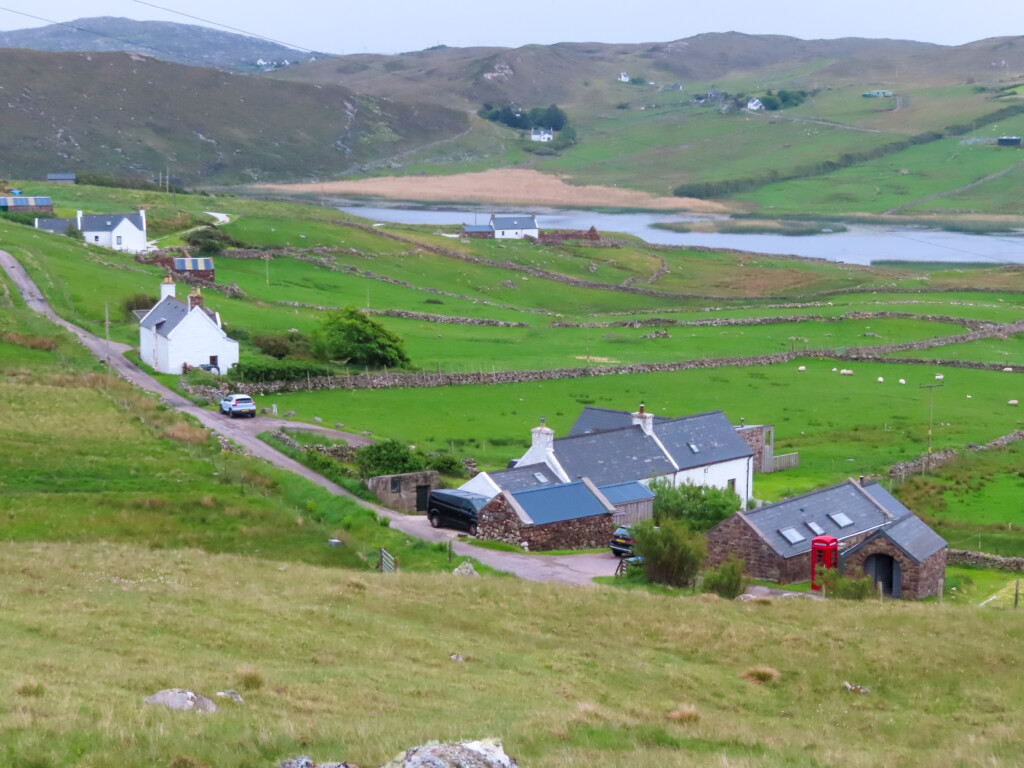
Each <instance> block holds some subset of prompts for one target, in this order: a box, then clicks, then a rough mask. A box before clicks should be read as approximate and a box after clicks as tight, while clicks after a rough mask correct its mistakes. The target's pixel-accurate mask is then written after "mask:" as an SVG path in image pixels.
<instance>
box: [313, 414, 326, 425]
mask: <svg viewBox="0 0 1024 768" xmlns="http://www.w3.org/2000/svg"><path fill="white" fill-rule="evenodd" d="M313 423H314V424H323V423H324V420H323V419H321V418H320V417H319V416H314V417H313Z"/></svg>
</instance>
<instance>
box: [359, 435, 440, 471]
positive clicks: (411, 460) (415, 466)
mask: <svg viewBox="0 0 1024 768" xmlns="http://www.w3.org/2000/svg"><path fill="white" fill-rule="evenodd" d="M356 467H357V468H358V469H359V476H360V477H376V476H377V475H400V474H402V473H403V472H421V471H422V470H423V469H424V468H425V467H426V461H425V460H424V458H423V456H421V455H420V454H418V453H413V451H412V449H411V448H409V446H407V445H406V444H405V443H399V442H398V441H396V440H385V441H384V442H381V443H375V444H374V445H367V446H365V447H363V448H360V449H359V450H358V451H356Z"/></svg>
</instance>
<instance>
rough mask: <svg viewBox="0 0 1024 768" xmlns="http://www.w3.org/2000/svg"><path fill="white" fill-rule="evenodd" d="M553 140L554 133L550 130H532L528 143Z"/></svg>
mask: <svg viewBox="0 0 1024 768" xmlns="http://www.w3.org/2000/svg"><path fill="white" fill-rule="evenodd" d="M554 138H555V131H554V129H552V128H533V129H532V130H531V131H530V141H545V142H546V141H551V140H552V139H554Z"/></svg>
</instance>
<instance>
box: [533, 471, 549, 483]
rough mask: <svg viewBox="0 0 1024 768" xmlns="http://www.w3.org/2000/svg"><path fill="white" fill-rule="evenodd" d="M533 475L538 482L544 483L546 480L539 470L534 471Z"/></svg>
mask: <svg viewBox="0 0 1024 768" xmlns="http://www.w3.org/2000/svg"><path fill="white" fill-rule="evenodd" d="M533 476H534V477H535V478H537V482H538V483H546V482H547V481H548V479H547V478H546V477H544V475H543V474H542V473H540V472H534V473H533Z"/></svg>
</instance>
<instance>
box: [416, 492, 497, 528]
mask: <svg viewBox="0 0 1024 768" xmlns="http://www.w3.org/2000/svg"><path fill="white" fill-rule="evenodd" d="M488 501H490V499H489V498H487V497H486V496H481V495H480V494H479V493H470V492H469V491H460V490H458V489H455V490H449V489H439V490H436V491H431V492H430V499H429V501H428V502H427V519H428V520H429V521H430V525H431V526H432V527H434V528H440V527H441V526H442V525H446V526H451V527H453V528H462V529H464V530H466V531H469V533H470V534H471V535H473V536H476V524H477V515H478V514H479V512H480V510H481V509H483V506H484V504H486V503H487V502H488Z"/></svg>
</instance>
